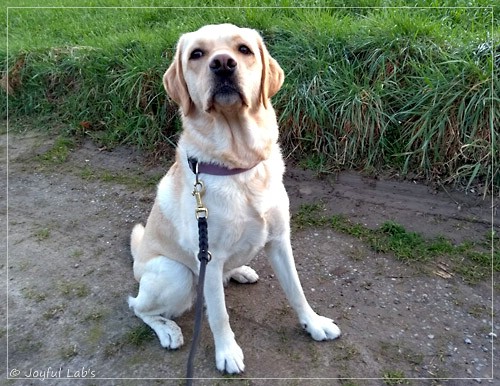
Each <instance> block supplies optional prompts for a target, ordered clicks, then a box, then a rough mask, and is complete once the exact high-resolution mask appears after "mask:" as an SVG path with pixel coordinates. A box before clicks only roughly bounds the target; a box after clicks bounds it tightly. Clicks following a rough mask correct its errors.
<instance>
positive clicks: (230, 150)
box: [129, 24, 340, 373]
mask: <svg viewBox="0 0 500 386" xmlns="http://www.w3.org/2000/svg"><path fill="white" fill-rule="evenodd" d="M228 63H229V64H228ZM221 65H222V66H224V65H226V66H228V67H231V71H230V72H226V73H225V72H222V74H218V73H216V72H217V71H215V70H214V68H215V67H217V66H221ZM283 79H284V75H283V70H282V69H281V68H280V66H279V64H278V63H277V62H276V61H275V60H274V59H273V58H272V57H271V56H270V55H269V53H268V51H267V48H266V46H265V45H264V43H263V40H262V38H261V36H260V35H259V34H258V33H257V32H256V31H255V30H252V29H247V28H239V27H236V26H234V25H231V24H221V25H208V26H205V27H203V28H201V29H199V30H198V31H196V32H191V33H186V34H184V35H182V36H181V38H180V40H179V42H178V45H177V51H176V54H175V58H174V60H173V62H172V64H171V65H170V67H169V68H168V70H167V71H166V73H165V75H164V78H163V81H164V85H165V88H166V90H167V92H168V94H169V95H170V97H171V98H172V99H173V100H174V101H175V102H177V103H178V104H179V106H180V111H181V115H182V122H183V132H182V134H181V137H180V139H179V143H178V147H177V151H176V160H175V163H174V165H173V166H172V167H171V168H170V170H169V171H168V173H167V174H166V175H165V177H164V178H163V179H162V180H161V182H160V184H159V186H158V191H157V196H156V200H155V202H154V205H153V208H152V210H151V213H150V215H149V218H148V220H147V224H146V226H145V227H143V226H142V225H140V224H138V225H136V226H135V228H134V229H133V231H132V235H131V251H132V255H133V258H134V276H135V278H136V279H137V280H138V281H139V283H140V286H139V293H138V295H137V297H135V298H133V297H130V298H129V305H130V307H131V308H132V309H133V310H134V312H135V314H136V315H137V316H138V317H140V318H141V319H142V320H143V321H144V322H145V323H147V324H148V325H149V326H150V327H151V328H152V329H153V330H154V331H155V332H156V334H157V335H158V338H159V339H160V343H161V345H162V346H163V347H166V348H170V349H176V348H178V347H180V346H181V345H182V344H183V343H184V339H183V335H182V332H181V329H180V327H179V326H178V325H177V324H176V323H175V322H174V321H173V320H172V319H174V318H175V317H177V316H179V315H181V314H182V313H183V312H185V311H186V310H188V309H189V308H190V307H191V306H192V303H193V300H194V297H195V287H196V281H197V275H198V271H199V261H198V259H197V254H198V227H197V220H196V218H195V214H194V211H195V207H196V201H195V199H194V198H193V196H192V194H191V193H192V191H193V184H194V181H195V180H194V174H193V172H192V171H191V170H190V168H189V165H188V161H187V159H188V157H194V158H196V159H198V161H199V162H204V163H214V164H217V165H220V166H223V167H226V168H229V169H233V168H245V169H248V168H249V170H248V171H245V172H242V173H240V174H235V175H230V176H215V175H208V174H202V175H200V178H201V179H202V181H203V182H204V185H205V188H206V192H205V194H204V196H203V203H204V204H205V206H206V207H207V208H208V211H209V216H208V234H209V248H210V252H211V255H212V260H211V261H210V262H209V263H208V265H207V271H206V279H205V288H204V293H205V303H206V311H207V315H208V321H209V325H210V328H211V330H212V333H213V337H214V341H215V360H216V366H217V368H218V369H219V370H220V371H225V372H227V373H240V372H242V371H243V370H244V368H245V366H244V362H243V351H242V350H241V348H240V346H239V345H238V343H236V340H235V336H234V333H233V331H232V330H231V326H230V324H229V316H228V313H227V310H226V305H225V300H224V281H225V280H227V279H229V278H232V279H234V280H236V281H238V282H240V283H254V282H256V281H257V280H258V275H257V273H256V272H255V271H254V270H253V269H252V268H250V267H248V266H247V265H246V264H248V263H249V262H250V261H251V260H252V258H253V257H255V255H256V254H257V253H258V252H259V251H260V250H261V249H262V248H264V249H265V251H266V253H267V256H268V257H269V260H270V262H271V265H272V267H273V269H274V271H275V273H276V276H277V278H278V279H279V281H280V283H281V286H282V288H283V290H284V292H285V294H286V296H287V298H288V300H289V302H290V304H291V305H292V307H293V308H294V310H295V311H296V313H297V315H298V318H299V321H300V323H301V325H302V326H303V327H304V329H305V330H306V331H307V332H308V333H309V334H311V336H312V337H313V339H315V340H327V339H335V338H337V337H338V336H339V335H340V330H339V328H338V327H337V326H336V325H335V324H334V323H333V321H332V320H331V319H328V318H325V317H323V316H319V315H317V314H316V313H315V312H314V311H313V310H312V308H311V307H310V306H309V304H308V302H307V300H306V298H305V296H304V293H303V290H302V287H301V284H300V282H299V277H298V275H297V271H296V269H295V264H294V258H293V255H292V248H291V245H290V224H289V203H288V196H287V193H286V191H285V188H284V185H283V182H282V177H283V172H284V163H283V160H282V156H281V151H280V148H279V145H278V143H277V140H278V125H277V121H276V114H275V112H274V109H273V107H272V105H271V102H270V98H271V97H272V96H273V95H274V94H276V93H277V92H278V90H279V89H280V87H281V85H282V84H283ZM262 301H263V306H264V307H265V299H262Z"/></svg>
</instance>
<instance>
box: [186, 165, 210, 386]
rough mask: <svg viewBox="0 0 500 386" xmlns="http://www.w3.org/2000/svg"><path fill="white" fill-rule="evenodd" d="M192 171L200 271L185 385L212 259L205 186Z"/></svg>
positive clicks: (189, 381) (190, 377)
mask: <svg viewBox="0 0 500 386" xmlns="http://www.w3.org/2000/svg"><path fill="white" fill-rule="evenodd" d="M193 171H194V173H195V174H196V182H195V184H194V189H193V196H194V197H195V199H196V209H195V215H196V219H197V220H198V240H199V252H198V260H200V272H199V275H198V287H197V289H196V304H195V316H194V332H193V341H192V343H191V350H190V351H189V357H188V363H187V371H186V385H188V386H190V385H192V384H193V373H194V357H195V356H196V350H197V348H198V344H199V341H200V336H201V322H202V320H203V288H204V286H205V272H206V268H207V264H208V263H209V262H210V260H211V259H212V256H211V254H210V252H209V251H208V223H207V218H208V209H207V208H205V207H204V206H203V203H202V201H201V197H202V196H203V193H205V187H204V186H203V183H202V182H201V181H200V180H199V179H198V175H199V171H198V164H197V163H196V164H195V165H194V170H193Z"/></svg>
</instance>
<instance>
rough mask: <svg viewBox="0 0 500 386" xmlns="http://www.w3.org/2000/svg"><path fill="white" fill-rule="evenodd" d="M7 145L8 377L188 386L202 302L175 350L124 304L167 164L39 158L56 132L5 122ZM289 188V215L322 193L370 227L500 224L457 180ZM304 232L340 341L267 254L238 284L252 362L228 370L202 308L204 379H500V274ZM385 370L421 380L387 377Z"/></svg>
mask: <svg viewBox="0 0 500 386" xmlns="http://www.w3.org/2000/svg"><path fill="white" fill-rule="evenodd" d="M1 142H2V146H1V148H2V157H3V159H6V156H7V151H6V149H7V143H8V149H9V151H8V161H9V162H8V165H7V164H6V163H3V164H2V178H3V180H4V181H5V180H6V176H7V172H8V190H7V189H2V191H1V192H0V195H1V196H3V200H2V202H6V197H5V194H6V192H8V208H7V207H5V206H4V207H3V208H2V212H3V214H4V215H6V214H7V209H8V234H7V229H4V230H3V232H4V233H3V236H4V237H2V241H3V243H5V240H6V237H5V236H8V256H7V257H8V258H7V260H4V262H3V263H1V266H0V275H1V279H0V280H1V282H2V283H6V286H5V293H6V297H4V298H3V301H2V303H1V304H0V306H1V311H2V312H1V314H2V315H3V318H4V319H6V322H7V323H5V324H4V325H6V326H7V328H2V329H1V330H0V331H1V332H0V340H2V341H3V343H2V345H3V347H7V351H6V353H5V354H6V356H7V357H6V358H1V359H0V362H2V363H7V365H8V368H7V370H6V371H7V373H6V376H7V377H8V378H9V379H8V380H7V384H16V385H17V384H19V385H31V384H33V385H38V384H42V381H41V379H42V378H47V379H48V380H45V381H44V382H45V383H44V384H51V385H52V384H57V385H59V384H60V385H66V384H68V383H69V382H70V381H71V384H82V385H92V384H94V385H135V384H140V385H143V384H172V385H178V384H183V380H182V378H183V376H184V374H185V368H186V360H187V356H188V352H189V343H190V338H191V337H192V328H193V316H194V312H193V311H190V312H188V313H187V314H185V315H184V316H182V317H180V318H179V319H178V323H179V325H180V326H181V327H182V328H183V332H184V337H185V340H186V342H187V344H186V345H185V346H184V347H182V348H181V349H179V350H176V351H166V350H165V349H162V348H161V346H160V344H159V342H158V341H157V339H156V337H155V336H154V334H153V333H152V332H151V331H150V330H148V329H147V328H146V327H144V325H143V323H142V321H141V320H139V319H138V318H136V317H135V316H134V315H133V313H132V312H131V310H129V309H128V307H127V303H126V298H127V296H128V295H130V294H135V293H136V291H137V284H136V282H135V281H134V279H133V277H132V263H131V257H130V253H129V246H128V237H129V234H130V230H131V228H132V226H133V224H135V223H136V222H144V221H145V219H146V218H147V215H148V213H149V210H150V208H151V205H152V201H153V199H154V195H155V188H154V182H155V181H158V180H159V178H160V177H161V175H162V174H163V173H164V172H165V171H166V170H167V167H168V165H167V163H165V165H160V166H158V165H156V166H155V167H152V166H147V165H146V163H145V158H144V156H143V155H142V154H140V153H139V152H137V151H133V150H131V149H129V148H117V149H115V150H113V151H100V150H99V149H97V148H96V147H95V146H94V145H93V144H92V143H90V142H83V143H81V144H79V145H78V146H76V147H75V148H74V149H73V150H72V151H71V153H70V154H69V157H68V159H67V160H66V161H65V162H64V163H61V164H58V163H50V162H49V163H44V162H43V161H42V158H43V157H40V155H43V154H46V152H47V151H48V150H50V149H51V146H52V144H53V142H54V138H51V137H50V136H48V135H46V134H40V133H34V132H27V133H23V134H9V135H7V134H3V135H1ZM7 166H8V171H7ZM285 184H286V186H287V190H288V192H289V195H290V199H291V210H292V214H293V213H296V211H297V210H298V208H299V206H300V205H301V204H304V203H317V202H319V201H320V200H321V201H322V202H323V204H324V206H325V208H326V211H327V213H328V214H345V215H347V216H348V217H349V218H350V219H351V220H352V221H357V222H360V223H363V224H365V225H367V226H369V227H376V226H378V225H380V224H381V223H383V222H385V221H387V220H393V221H397V222H399V223H400V224H402V225H404V226H405V228H406V229H408V230H411V231H416V232H420V233H422V234H424V235H426V236H429V237H432V236H436V235H443V236H445V237H447V238H449V239H451V240H453V241H455V242H461V241H463V240H475V239H478V238H483V237H484V235H485V234H486V233H487V232H488V231H489V230H491V218H492V212H491V202H490V201H488V200H482V199H481V198H480V197H475V196H471V195H464V194H463V193H460V192H451V191H447V192H444V191H435V190H433V189H431V188H429V187H427V186H425V185H421V184H416V183H412V182H398V181H395V180H383V179H371V178H365V177H362V176H360V175H359V174H356V173H342V174H340V175H338V176H335V177H330V178H325V179H322V180H320V179H317V178H316V177H315V176H314V175H312V173H310V172H307V171H303V170H301V169H299V168H294V167H290V168H289V169H288V171H287V174H286V177H285ZM4 218H5V217H4ZM494 221H495V222H496V221H498V216H497V215H496V213H494ZM496 226H498V223H497V224H496ZM497 231H498V229H497ZM292 244H293V249H294V254H295V258H296V263H297V267H298V271H299V275H300V278H301V281H302V283H303V287H304V290H305V293H306V296H307V297H308V299H309V301H310V303H311V305H312V306H313V308H314V309H315V310H317V311H318V313H320V314H323V315H325V316H329V317H332V318H333V319H334V320H335V321H336V323H337V324H338V325H339V326H340V328H341V329H342V332H343V335H342V336H341V338H340V339H338V340H336V341H331V342H314V341H313V340H311V339H310V338H309V336H307V334H306V333H305V332H303V331H302V330H301V328H300V326H299V325H298V322H297V320H296V317H295V315H294V313H293V311H292V310H291V309H290V307H289V306H288V305H287V301H286V299H285V297H284V295H283V293H282V291H281V288H280V287H279V283H278V282H277V279H276V278H275V276H274V274H273V272H272V270H271V268H270V266H269V264H268V263H267V261H266V258H265V256H264V255H261V256H259V257H258V258H257V259H256V260H255V261H254V264H253V267H254V268H255V269H256V270H257V272H258V273H259V275H260V278H261V279H260V281H259V282H258V283H257V284H254V285H238V284H235V283H230V284H229V286H228V288H227V289H226V302H227V306H228V310H229V314H230V320H231V325H232V327H233V330H234V331H235V334H236V337H237V341H238V342H239V344H240V345H241V347H242V348H243V350H244V353H245V364H246V370H245V373H244V374H243V375H241V376H235V377H229V376H223V375H221V374H220V373H218V372H217V370H216V369H215V360H214V350H213V340H212V336H211V333H210V331H209V329H208V326H207V323H206V320H205V322H204V329H203V333H202V340H201V345H200V348H199V349H198V354H197V358H196V367H195V375H196V376H197V377H200V378H204V379H202V380H198V381H197V382H195V384H199V385H211V384H226V383H227V384H229V383H230V384H233V383H235V384H244V385H261V384H262V385H263V384H273V385H275V384H278V385H280V384H282V385H294V384H296V385H299V384H307V385H323V384H324V385H351V386H352V385H384V384H411V385H440V384H446V385H474V384H478V383H483V384H495V382H496V381H494V380H493V379H492V377H493V376H494V375H495V374H498V370H499V361H494V358H493V349H494V345H495V344H496V338H495V335H494V334H498V332H499V329H500V321H499V320H498V318H496V319H493V318H492V306H493V307H495V308H496V309H497V310H498V308H499V307H498V306H499V304H498V286H495V285H494V280H496V279H497V278H498V277H497V276H494V277H493V278H492V279H493V280H489V279H488V280H485V281H484V282H481V283H478V284H476V285H467V284H466V283H464V282H463V281H462V280H461V279H460V278H459V277H457V276H453V277H450V278H447V279H445V278H443V277H440V276H438V275H435V274H433V270H432V267H431V268H430V269H419V267H416V266H411V265H407V264H404V263H402V262H399V261H397V260H396V259H395V258H394V257H392V256H391V255H387V254H380V253H375V252H373V251H372V250H370V249H369V248H368V247H367V246H366V245H364V244H363V243H362V242H360V241H359V240H357V239H355V238H352V237H349V236H346V235H343V234H339V233H336V232H334V231H333V230H331V229H329V228H318V229H311V228H308V229H303V230H298V231H295V232H294V233H293V239H292ZM6 247H7V245H6V244H4V246H3V250H4V251H6ZM431 265H432V264H431ZM495 294H496V295H497V296H495V297H494V295H495ZM493 297H494V300H493V299H492V298H493ZM7 302H8V313H7ZM492 331H493V333H494V334H493V335H492V334H491V332H492ZM2 355H4V354H2V353H0V356H2ZM388 375H389V376H390V375H392V376H397V375H404V376H405V377H406V378H408V380H401V381H400V383H396V382H395V381H392V382H393V383H391V382H390V381H389V382H385V381H384V380H383V378H384V376H388ZM49 382H50V383H49ZM496 384H498V383H496Z"/></svg>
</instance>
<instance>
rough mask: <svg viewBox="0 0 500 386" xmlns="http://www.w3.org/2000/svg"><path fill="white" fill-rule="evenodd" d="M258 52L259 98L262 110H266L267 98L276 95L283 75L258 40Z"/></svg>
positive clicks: (262, 43)
mask: <svg viewBox="0 0 500 386" xmlns="http://www.w3.org/2000/svg"><path fill="white" fill-rule="evenodd" d="M259 51H260V57H261V58H262V77H261V81H260V98H261V103H262V104H263V105H264V108H266V109H267V106H268V103H269V98H271V97H272V96H273V95H274V94H276V93H277V92H278V91H279V89H280V88H281V86H282V85H283V80H284V79H285V75H284V73H283V70H282V69H281V67H280V65H279V64H278V62H277V61H276V60H274V59H273V58H272V57H271V55H270V54H269V51H267V48H266V46H265V44H264V42H263V40H262V38H259Z"/></svg>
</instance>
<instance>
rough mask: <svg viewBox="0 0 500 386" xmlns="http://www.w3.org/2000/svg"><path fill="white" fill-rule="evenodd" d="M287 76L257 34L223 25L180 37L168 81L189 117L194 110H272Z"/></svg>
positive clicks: (166, 73) (164, 79)
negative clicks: (274, 99)
mask: <svg viewBox="0 0 500 386" xmlns="http://www.w3.org/2000/svg"><path fill="white" fill-rule="evenodd" d="M283 78H284V75H283V70H282V69H281V67H280V66H279V64H278V63H277V62H276V60H274V59H273V58H272V57H271V56H270V55H269V52H268V51H267V48H266V46H265V45H264V42H263V41H262V38H261V36H260V35H259V34H258V32H257V31H255V30H253V29H248V28H239V27H236V26H234V25H232V24H220V25H208V26H205V27H202V28H200V29H199V30H198V31H195V32H190V33H186V34H184V35H182V36H181V38H180V39H179V42H178V44H177V51H176V54H175V58H174V61H173V62H172V64H171V65H170V67H169V69H168V70H167V71H166V72H165V75H164V76H163V83H164V85H165V89H166V90H167V92H168V94H169V95H170V97H171V98H172V99H173V100H174V101H175V102H177V103H178V104H179V105H180V106H181V108H182V111H183V114H184V115H185V116H188V115H189V114H191V113H193V112H194V110H195V109H198V110H200V111H204V112H207V113H210V112H212V111H217V110H224V109H231V110H232V111H235V110H238V109H239V108H241V107H243V108H258V107H259V106H263V107H264V108H268V106H269V101H268V100H269V98H270V97H272V96H273V95H274V94H276V93H277V92H278V90H279V89H280V87H281V85H282V84H283Z"/></svg>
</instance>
